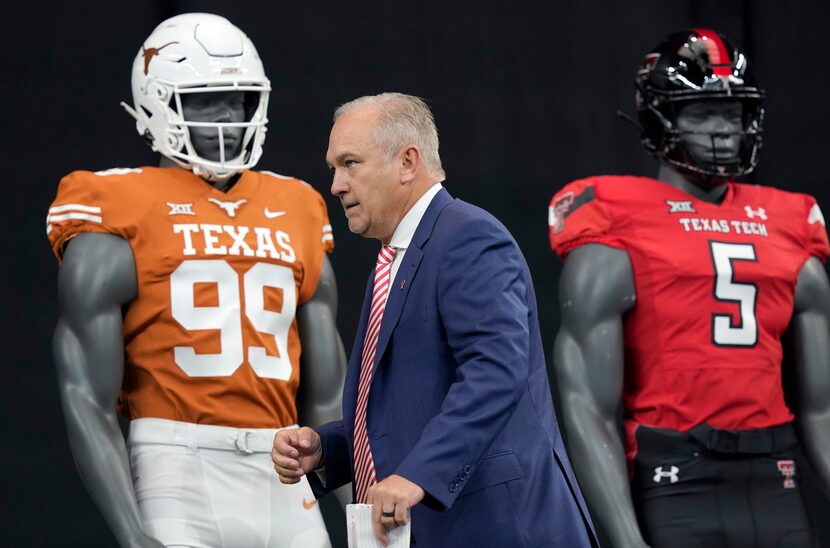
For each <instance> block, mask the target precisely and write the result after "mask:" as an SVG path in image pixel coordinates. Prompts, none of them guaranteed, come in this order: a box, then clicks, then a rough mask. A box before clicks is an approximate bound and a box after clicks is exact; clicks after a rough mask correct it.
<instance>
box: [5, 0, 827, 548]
mask: <svg viewBox="0 0 830 548" xmlns="http://www.w3.org/2000/svg"><path fill="white" fill-rule="evenodd" d="M188 11H208V12H214V13H219V14H221V15H224V16H226V17H228V18H229V19H230V20H231V21H233V22H234V23H236V24H237V25H238V26H239V27H241V28H242V29H243V30H244V31H245V32H246V33H247V34H248V35H249V36H250V37H251V38H252V39H253V41H254V43H255V44H256V45H257V48H258V49H259V52H260V54H261V56H262V58H263V60H264V63H265V67H266V71H267V73H268V74H269V76H270V78H271V83H272V86H273V91H272V93H271V106H270V111H269V114H270V116H269V118H270V125H269V131H268V140H267V143H266V145H265V154H264V156H263V158H262V160H261V162H260V164H259V167H261V168H263V169H270V170H274V171H277V172H279V173H285V174H291V175H295V176H299V177H302V178H304V179H306V180H308V181H309V182H311V183H312V184H313V185H314V186H315V187H316V188H317V189H318V190H320V192H322V193H323V194H324V196H326V198H327V201H328V204H329V210H330V214H331V220H332V225H333V228H334V233H335V239H336V243H337V249H336V250H335V253H334V255H333V257H332V261H333V264H334V266H335V270H336V272H337V275H338V281H339V288H340V302H341V308H340V314H339V318H338V320H339V325H340V329H341V334H342V337H343V340H344V342H345V343H346V345H347V348H349V347H350V346H351V341H352V339H353V336H354V331H355V324H356V321H357V316H358V313H359V306H360V300H361V298H362V295H363V283H364V281H365V276H366V273H367V272H368V269H369V268H370V266H371V264H372V261H373V257H374V254H375V252H376V242H374V241H367V240H363V239H361V238H359V237H357V236H354V235H352V234H350V233H349V232H348V230H347V227H346V223H345V219H344V217H343V215H342V213H341V210H340V207H339V205H338V203H337V202H336V201H335V200H334V199H332V197H331V196H330V195H329V194H328V184H329V182H330V180H329V173H328V171H327V169H326V167H325V164H324V161H323V158H324V153H325V149H326V144H327V138H328V131H329V127H330V118H331V112H332V109H333V107H335V106H336V105H338V104H340V103H342V102H344V101H347V100H349V99H352V98H354V97H356V96H358V95H363V94H370V93H377V92H381V91H389V90H394V91H403V92H407V93H412V94H416V95H419V96H422V97H425V98H427V99H428V101H429V103H430V104H431V105H432V107H433V110H434V112H435V115H436V118H437V121H438V127H439V132H440V136H441V155H442V158H443V161H444V166H445V168H446V171H447V174H448V179H447V182H446V186H447V187H448V189H449V190H450V192H451V193H453V194H454V195H455V196H457V197H460V198H463V199H465V200H467V201H470V202H472V203H475V204H477V205H480V206H482V207H484V208H485V209H487V210H489V211H491V212H492V213H493V214H495V215H496V216H497V217H499V218H500V219H501V220H502V221H503V222H504V223H505V224H506V225H507V227H508V228H509V229H510V230H511V231H512V233H513V234H514V236H515V238H516V240H517V241H518V242H519V244H520V245H521V247H522V249H523V251H524V253H525V255H526V257H527V260H528V262H529V264H530V268H531V270H532V273H533V275H534V279H535V283H536V289H537V292H538V298H539V304H540V310H541V323H542V330H543V334H544V337H545V346H546V348H548V349H550V348H551V345H552V341H553V336H554V333H555V331H556V328H557V325H558V314H557V308H556V291H555V287H556V282H557V277H558V274H559V269H560V266H559V263H558V261H557V260H556V259H555V257H554V256H553V255H552V253H551V252H550V251H549V248H548V246H547V226H546V223H547V210H546V208H547V203H548V200H549V199H550V197H551V195H552V194H553V192H554V191H555V190H556V189H557V188H559V187H560V186H561V185H563V184H564V183H565V182H567V181H569V180H572V179H574V178H577V177H582V176H586V175H590V174H599V173H634V174H644V175H649V174H654V173H656V162H655V161H654V160H653V159H651V158H649V157H647V156H646V155H645V153H644V152H643V151H642V149H641V147H640V145H639V142H638V139H637V135H636V132H635V131H634V130H632V129H631V128H630V127H629V126H627V125H626V124H624V123H623V122H621V121H620V120H618V119H617V118H616V117H615V111H616V109H618V108H623V109H626V110H628V111H629V112H631V111H633V93H632V90H633V86H632V77H633V74H634V72H635V70H636V68H637V66H638V64H639V61H640V59H641V56H642V55H643V54H644V53H645V52H646V51H647V50H648V49H649V48H650V47H651V46H653V45H654V44H655V43H656V42H657V41H658V40H659V38H660V37H661V36H662V35H664V34H666V33H667V32H668V31H671V30H675V29H679V28H684V27H689V26H711V27H713V28H716V29H718V30H720V31H721V32H723V33H725V34H726V35H727V36H729V37H731V38H732V39H733V41H735V42H737V43H739V44H742V45H743V46H744V48H745V49H746V50H747V51H748V53H749V56H750V59H751V60H752V61H753V62H754V64H755V66H756V68H757V69H758V71H759V73H760V76H761V80H762V83H763V85H764V86H765V88H766V90H767V94H768V100H767V117H766V130H767V131H766V134H765V141H764V142H765V145H764V150H763V152H762V160H761V166H760V169H759V170H758V172H757V174H756V175H755V176H754V177H753V179H754V180H755V181H756V182H759V183H762V184H772V185H776V186H781V187H783V188H787V189H791V190H797V191H805V192H810V193H813V194H815V195H816V196H817V198H818V200H819V202H820V203H821V204H822V205H823V206H824V207H825V210H827V208H828V207H830V188H828V187H827V186H826V181H825V179H826V177H825V172H824V166H825V164H824V162H823V161H822V160H821V158H823V157H825V155H826V154H827V153H828V152H830V138H829V137H828V135H827V132H826V129H827V128H828V127H830V108H828V106H827V104H826V102H825V98H826V97H827V90H828V84H830V72H828V71H827V70H826V68H825V67H826V62H827V59H826V56H825V50H826V36H827V35H826V32H825V23H824V22H825V21H826V20H827V16H828V14H830V5H828V4H827V3H826V2H821V1H806V0H802V1H798V2H776V1H773V0H754V1H749V0H746V1H737V0H720V1H717V0H711V1H693V0H687V1H681V0H674V1H666V0H648V1H646V0H641V1H619V0H618V1H614V0H605V1H587V0H583V1H576V0H571V1H561V0H560V1H547V2H539V3H531V2H521V1H513V2H498V1H486V0H482V1H479V2H450V1H445V2H440V1H422V2H418V1H412V2H390V1H385V2H379V1H377V2H376V1H367V2H330V3H325V2H311V1H309V2H245V1H237V2H233V3H231V2H219V1H206V2H196V1H178V2H164V1H161V0H155V1H137V2H131V3H124V2H115V1H110V2H103V1H102V2H97V3H92V2H81V1H77V2H63V3H57V2H55V3H54V5H52V6H50V5H48V3H44V2H21V1H18V2H12V1H7V2H4V5H3V10H2V17H0V36H2V38H0V40H2V44H0V45H1V46H2V50H0V51H2V64H0V67H1V68H0V70H2V76H0V109H2V110H0V112H2V118H1V119H0V123H2V129H1V130H0V151H1V152H0V158H1V159H2V172H1V174H0V185H1V186H0V190H1V191H2V200H0V203H1V204H2V205H1V206H0V207H2V216H0V226H2V230H1V231H0V234H1V235H0V238H2V239H1V240H0V242H2V245H3V247H2V249H3V258H4V260H3V262H2V270H0V272H2V283H3V286H2V287H3V298H2V299H0V303H2V312H3V313H2V322H3V323H2V330H0V333H2V337H3V346H2V350H3V352H4V354H5V359H4V360H3V362H2V363H3V366H2V367H0V382H2V384H0V387H2V393H0V421H2V424H3V435H2V438H0V477H1V478H2V481H0V544H3V545H10V546H15V545H46V546H51V545H108V544H112V543H113V542H114V541H113V538H112V536H111V535H110V534H109V532H108V531H107V528H106V525H105V524H104V522H103V520H102V519H101V518H100V516H99V515H98V513H97V511H96V510H95V508H94V506H93V505H92V502H91V500H90V499H89V497H88V496H87V495H86V493H85V491H84V489H83V486H82V484H81V482H80V480H79V478H78V475H77V473H76V471H75V469H74V465H73V462H72V457H71V454H70V451H69V448H68V445H67V442H66V437H65V431H64V426H63V421H62V418H61V413H60V408H59V402H58V394H57V390H56V385H55V376H54V372H53V368H52V364H51V358H50V337H51V331H52V329H53V326H54V323H55V282H54V280H55V273H56V266H55V263H54V260H53V259H52V257H51V255H50V251H49V247H48V245H47V242H46V238H45V230H44V228H45V225H44V217H45V214H46V209H47V207H48V205H49V202H50V201H51V199H52V197H53V195H54V192H55V189H56V185H57V182H58V180H59V179H60V177H61V176H62V175H63V174H65V173H67V172H69V171H71V170H73V169H92V170H98V169H105V168H109V167H115V166H122V167H124V166H135V165H143V164H151V165H152V164H155V163H156V162H157V158H155V157H154V155H153V154H152V153H151V152H150V150H149V149H148V148H147V147H145V146H144V145H143V143H142V141H141V140H140V139H139V138H138V136H137V134H136V133H135V131H134V129H133V128H134V125H133V123H132V121H131V119H130V118H129V117H128V116H127V115H126V114H125V113H124V112H123V111H122V110H121V108H120V107H119V105H118V103H119V101H121V100H127V99H130V87H129V77H130V66H131V62H132V59H133V56H134V55H135V54H136V51H137V50H138V48H139V46H140V45H141V43H142V40H143V39H144V38H145V37H146V36H147V34H149V32H150V31H151V30H152V29H153V28H154V27H155V25H156V24H158V23H159V22H160V21H161V20H163V19H165V18H166V17H169V16H172V15H175V14H177V13H183V12H188ZM808 483H809V482H808ZM812 500H813V501H814V504H819V503H821V504H824V503H823V502H821V499H820V498H819V497H818V495H815V496H814V498H813V499H812ZM820 513H822V514H823V515H824V516H827V515H830V512H828V511H827V507H826V506H824V507H823V510H821V511H820ZM824 526H825V527H827V524H826V523H824ZM828 538H830V536H828ZM828 544H830V541H828Z"/></svg>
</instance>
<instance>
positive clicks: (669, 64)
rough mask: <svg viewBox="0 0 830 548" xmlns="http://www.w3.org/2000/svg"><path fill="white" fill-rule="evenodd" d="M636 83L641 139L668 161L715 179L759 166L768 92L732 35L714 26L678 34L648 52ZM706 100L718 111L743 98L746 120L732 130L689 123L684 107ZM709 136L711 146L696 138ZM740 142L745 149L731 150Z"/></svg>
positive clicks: (699, 177)
mask: <svg viewBox="0 0 830 548" xmlns="http://www.w3.org/2000/svg"><path fill="white" fill-rule="evenodd" d="M635 86H636V95H635V98H636V103H637V111H638V115H639V119H640V125H641V127H642V134H641V140H642V142H643V145H644V146H645V147H646V149H647V150H648V151H649V152H651V153H652V154H654V155H655V156H657V157H659V158H660V159H661V160H662V161H664V162H665V163H667V164H669V165H671V166H673V167H674V168H676V169H677V170H679V171H681V172H683V173H686V174H687V175H691V176H692V177H691V178H692V179H693V180H695V181H696V182H699V183H702V184H704V185H707V186H708V185H715V184H720V183H723V182H725V181H727V180H730V179H733V178H735V177H739V176H743V175H746V174H748V173H751V172H752V170H753V169H755V166H756V165H757V162H758V151H759V149H760V148H761V144H762V140H761V134H762V127H763V116H764V109H763V97H764V92H763V90H762V89H761V88H760V87H759V86H758V84H757V81H756V78H755V74H754V71H753V69H752V67H751V66H750V65H749V61H748V60H747V58H746V57H745V56H744V55H743V53H741V52H740V51H739V50H738V49H737V48H735V47H734V46H732V45H731V44H730V43H729V42H728V40H726V39H725V38H724V37H722V36H720V35H718V34H717V33H715V32H714V31H711V30H708V29H692V30H688V31H683V32H678V33H673V34H670V35H669V36H667V37H666V38H665V39H664V40H663V41H662V42H661V43H660V44H659V45H658V46H657V48H655V51H654V52H652V53H650V54H648V55H646V57H645V60H644V61H643V64H642V65H641V66H640V69H639V70H638V73H637V77H636V78H635ZM698 103H705V104H707V105H709V109H710V110H711V111H712V112H713V113H717V112H718V110H721V111H724V112H726V111H728V110H729V109H730V108H733V109H734V108H735V107H734V105H739V107H740V109H739V110H740V123H739V124H737V125H736V124H730V125H729V127H728V128H726V130H725V129H724V127H718V128H714V127H709V128H699V129H689V128H688V127H686V128H681V127H680V125H679V124H678V116H679V115H680V113H681V112H682V111H683V110H684V108H685V107H686V106H687V105H691V104H698ZM701 139H703V140H704V141H706V143H705V145H706V146H705V147H704V148H706V149H708V151H709V153H708V154H701V152H700V151H701V146H690V145H692V144H693V143H694V142H696V141H697V142H698V143H700V141H701ZM727 145H728V146H727ZM733 145H736V146H737V154H736V153H735V152H733V151H731V150H725V149H728V148H729V147H730V146H733ZM695 149H696V150H695Z"/></svg>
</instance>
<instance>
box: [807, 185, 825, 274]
mask: <svg viewBox="0 0 830 548" xmlns="http://www.w3.org/2000/svg"><path fill="white" fill-rule="evenodd" d="M805 198H806V200H805V201H806V210H807V214H806V221H807V242H806V247H807V252H808V253H809V254H810V255H812V256H814V257H816V258H818V259H819V260H820V261H821V262H825V261H826V260H827V257H828V255H830V244H828V242H827V228H826V226H825V224H824V215H823V214H822V213H821V208H819V206H818V203H816V199H815V198H813V197H812V196H805Z"/></svg>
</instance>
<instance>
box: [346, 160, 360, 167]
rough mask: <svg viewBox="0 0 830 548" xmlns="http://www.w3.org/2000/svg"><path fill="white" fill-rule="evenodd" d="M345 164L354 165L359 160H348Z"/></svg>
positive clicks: (347, 165)
mask: <svg viewBox="0 0 830 548" xmlns="http://www.w3.org/2000/svg"><path fill="white" fill-rule="evenodd" d="M343 165H345V166H346V167H354V166H356V165H357V160H346V161H345V162H343Z"/></svg>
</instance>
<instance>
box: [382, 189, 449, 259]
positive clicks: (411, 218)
mask: <svg viewBox="0 0 830 548" xmlns="http://www.w3.org/2000/svg"><path fill="white" fill-rule="evenodd" d="M442 188H444V187H443V185H441V183H435V184H434V185H432V186H431V187H429V189H428V190H427V191H426V192H424V194H423V196H421V197H420V198H418V201H417V202H415V205H413V206H412V209H410V210H409V211H408V212H407V213H406V215H404V217H403V219H401V222H400V223H398V227H397V228H396V229H395V232H394V233H393V234H392V238H391V239H390V240H389V245H391V246H392V247H394V248H397V249H406V248H408V247H409V243H410V242H411V241H412V237H413V236H415V230H416V229H417V228H418V225H419V224H420V223H421V219H422V218H423V216H424V213H426V211H427V208H428V207H429V204H430V203H432V199H433V198H435V195H436V194H438V191H439V190H441V189H442Z"/></svg>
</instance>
